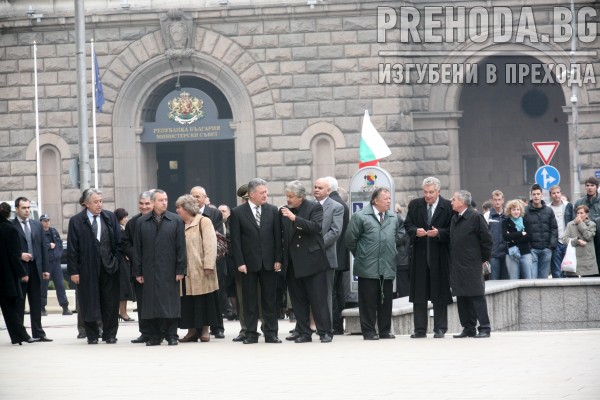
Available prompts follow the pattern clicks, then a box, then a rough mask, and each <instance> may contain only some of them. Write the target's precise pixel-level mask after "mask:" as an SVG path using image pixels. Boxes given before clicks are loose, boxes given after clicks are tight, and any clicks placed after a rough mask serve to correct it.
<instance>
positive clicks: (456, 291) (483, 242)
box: [450, 190, 492, 338]
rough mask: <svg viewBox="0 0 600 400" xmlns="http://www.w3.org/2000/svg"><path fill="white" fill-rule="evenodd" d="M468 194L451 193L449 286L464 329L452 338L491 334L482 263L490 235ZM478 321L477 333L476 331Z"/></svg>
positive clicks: (488, 249) (488, 252) (486, 257)
mask: <svg viewBox="0 0 600 400" xmlns="http://www.w3.org/2000/svg"><path fill="white" fill-rule="evenodd" d="M470 204H471V193H469V192H467V191H466V190H461V191H458V192H456V193H454V196H452V208H453V210H454V211H455V212H456V215H454V217H453V218H452V224H451V226H450V286H451V287H452V294H453V295H455V296H456V305H457V308H458V317H459V319H460V324H461V325H462V327H463V331H462V332H461V333H460V334H458V335H454V337H455V338H465V337H476V338H487V337H490V331H491V325H490V318H489V316H488V311H487V303H486V301H485V282H484V280H483V271H482V264H483V263H484V262H487V261H489V260H490V257H491V255H492V235H491V234H490V231H489V229H488V226H487V223H486V221H485V218H484V217H483V215H481V214H480V213H478V212H477V211H476V210H474V209H473V208H472V207H470V206H469V205H470ZM477 321H479V333H477Z"/></svg>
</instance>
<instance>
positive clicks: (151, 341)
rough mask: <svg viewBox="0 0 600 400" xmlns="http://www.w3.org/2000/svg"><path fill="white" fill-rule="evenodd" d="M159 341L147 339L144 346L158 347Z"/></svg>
mask: <svg viewBox="0 0 600 400" xmlns="http://www.w3.org/2000/svg"><path fill="white" fill-rule="evenodd" d="M160 342H161V341H160V340H155V339H148V340H147V341H146V346H160Z"/></svg>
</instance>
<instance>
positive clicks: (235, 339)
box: [233, 335, 246, 342]
mask: <svg viewBox="0 0 600 400" xmlns="http://www.w3.org/2000/svg"><path fill="white" fill-rule="evenodd" d="M244 340H246V335H237V336H236V337H234V338H233V341H234V342H243V341H244Z"/></svg>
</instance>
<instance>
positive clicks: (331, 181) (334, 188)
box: [325, 176, 339, 192]
mask: <svg viewBox="0 0 600 400" xmlns="http://www.w3.org/2000/svg"><path fill="white" fill-rule="evenodd" d="M325 179H327V180H328V181H329V189H330V190H331V191H332V192H336V191H337V190H338V186H339V185H338V181H337V179H335V178H334V177H333V176H326V177H325Z"/></svg>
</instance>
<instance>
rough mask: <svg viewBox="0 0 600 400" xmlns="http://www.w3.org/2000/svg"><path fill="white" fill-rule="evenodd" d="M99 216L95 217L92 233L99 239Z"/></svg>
mask: <svg viewBox="0 0 600 400" xmlns="http://www.w3.org/2000/svg"><path fill="white" fill-rule="evenodd" d="M97 218H98V216H97V215H94V222H92V232H94V237H95V238H96V239H98V219H97Z"/></svg>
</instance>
